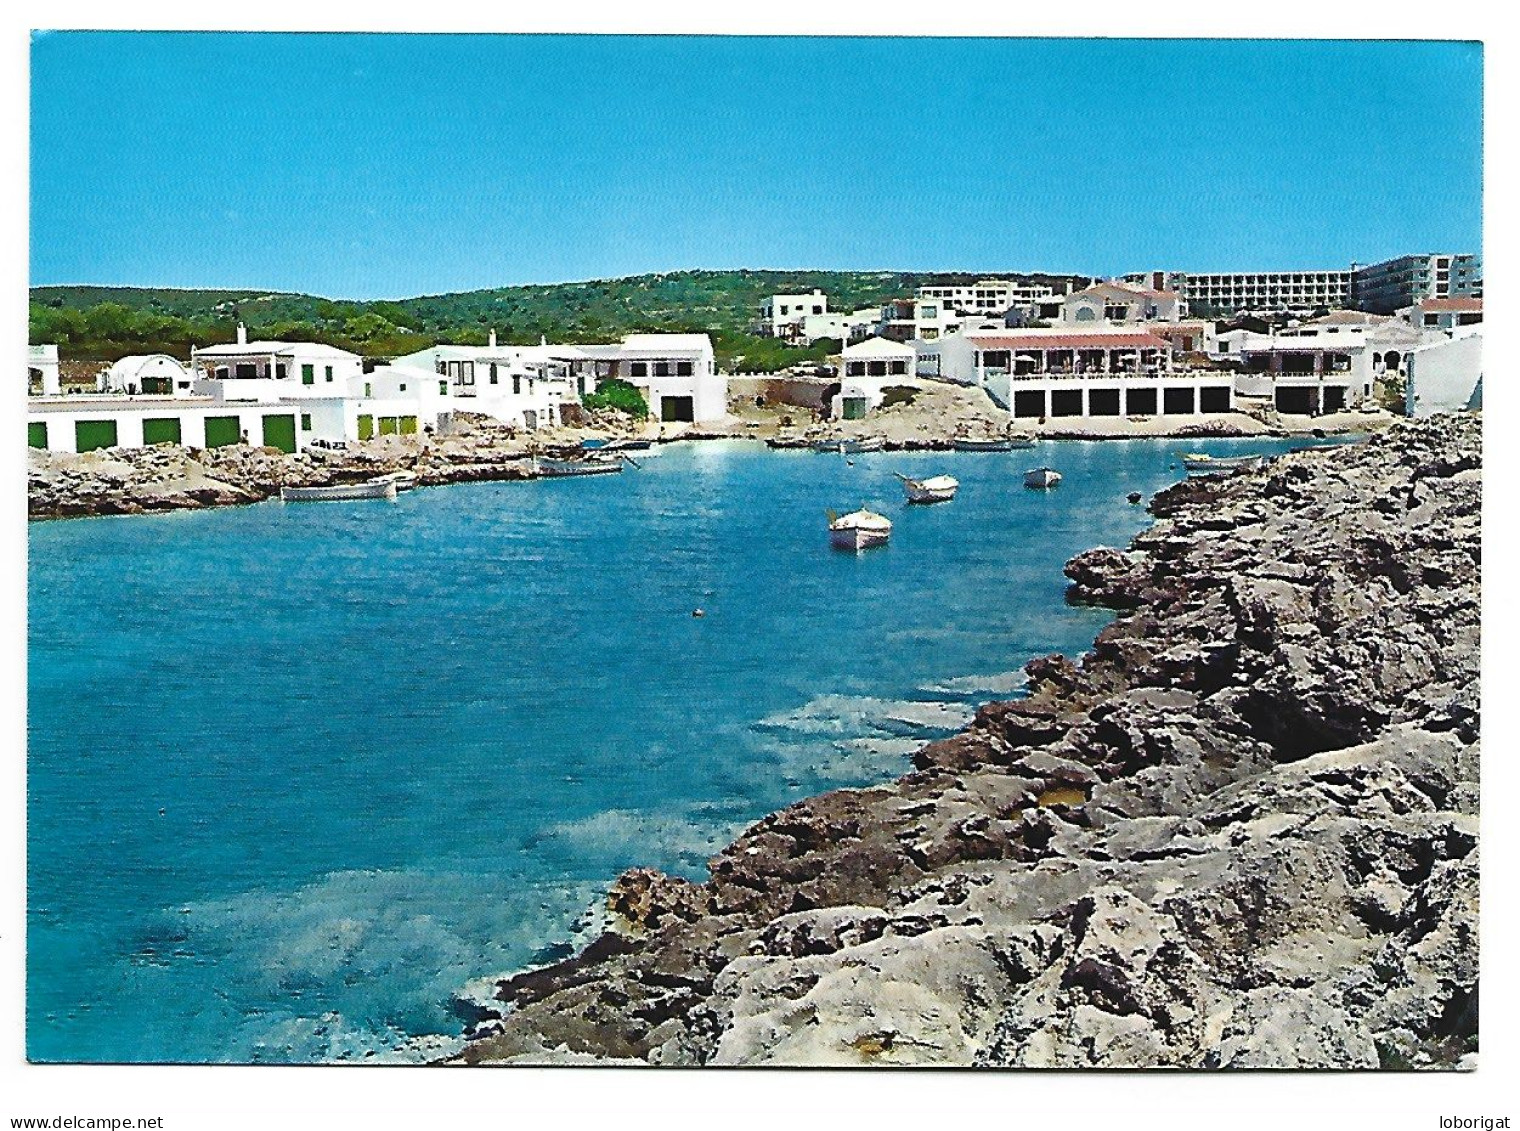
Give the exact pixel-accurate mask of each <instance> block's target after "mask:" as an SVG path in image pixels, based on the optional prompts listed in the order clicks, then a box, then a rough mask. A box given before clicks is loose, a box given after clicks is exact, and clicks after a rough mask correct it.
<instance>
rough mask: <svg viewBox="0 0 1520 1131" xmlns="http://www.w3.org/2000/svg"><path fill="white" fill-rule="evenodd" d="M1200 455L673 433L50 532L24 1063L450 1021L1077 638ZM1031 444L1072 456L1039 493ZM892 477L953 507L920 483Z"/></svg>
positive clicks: (276, 1051)
mask: <svg viewBox="0 0 1520 1131" xmlns="http://www.w3.org/2000/svg"><path fill="white" fill-rule="evenodd" d="M1194 446H1197V445H1196V444H1195V445H1194ZM1207 446H1208V449H1209V450H1211V451H1215V452H1218V453H1224V452H1242V451H1279V450H1282V449H1283V448H1285V447H1286V446H1287V445H1286V444H1284V443H1281V442H1271V441H1209V442H1208V445H1207ZM1178 447H1179V444H1178V443H1177V442H1176V441H1138V440H1137V441H1107V442H1103V443H1082V442H1065V443H1051V444H1044V445H1042V446H1041V448H1040V449H1039V450H1038V451H1036V452H1015V453H1011V454H1005V455H988V454H944V453H941V454H930V453H924V454H905V453H872V454H866V455H859V456H854V457H851V459H852V460H853V463H852V462H850V460H847V459H845V458H843V457H841V456H838V455H819V454H814V453H807V452H770V451H767V450H765V449H764V448H763V447H761V446H759V445H757V444H747V443H740V442H733V443H706V444H700V445H699V444H683V445H671V446H669V447H667V448H665V449H664V450H663V451H661V452H660V453H659V454H658V456H657V457H656V458H651V459H648V460H647V461H644V463H643V469H642V470H638V471H633V470H630V471H627V472H625V473H624V474H622V475H618V476H603V477H598V478H589V479H580V480H560V481H539V482H532V483H483V484H472V485H462V486H454V487H444V488H433V489H423V490H418V491H413V492H410V493H407V494H404V495H402V496H401V497H400V498H399V499H398V500H397V501H396V502H394V503H387V502H357V503H331V504H321V505H307V506H288V505H282V504H280V503H266V504H261V505H258V506H253V507H245V508H230V509H224V510H215V511H203V512H190V513H179V514H168V515H161V516H151V517H130V518H103V519H88V520H77V521H66V522H48V523H40V524H35V525H33V526H32V528H31V532H30V536H31V537H30V566H29V599H30V609H29V730H30V750H29V755H28V792H29V799H28V805H29V807H28V937H27V965H28V971H27V1048H28V1054H29V1056H30V1057H31V1058H32V1059H34V1060H66V1061H76V1060H77V1061H101V1060H128V1061H140V1060H146V1061H163V1060H171V1061H249V1060H272V1061H305V1060H329V1059H346V1058H350V1057H352V1058H356V1059H357V1058H362V1057H364V1056H366V1055H368V1056H375V1055H380V1056H395V1055H406V1052H405V1049H404V1047H403V1046H404V1045H405V1042H406V1039H407V1038H408V1037H409V1036H413V1035H418V1034H431V1033H444V1034H450V1033H456V1032H457V1031H458V1029H459V1022H458V1020H457V1018H456V1017H454V1016H453V1015H452V1014H451V1013H450V1010H449V1001H450V998H451V995H452V994H453V993H454V991H455V990H457V989H458V988H460V987H461V986H462V985H463V984H464V983H466V982H467V981H469V980H470V979H473V978H477V977H480V976H483V975H487V974H493V973H501V972H505V971H509V970H512V969H515V968H518V967H521V966H523V965H525V964H528V963H530V962H534V961H544V960H547V959H550V958H553V957H557V956H558V955H559V954H561V953H563V952H564V951H565V948H566V946H567V944H570V943H573V942H576V941H578V940H584V939H585V938H587V937H588V934H589V932H590V931H592V930H594V925H593V924H592V916H591V914H590V913H589V912H588V908H592V907H594V906H595V905H596V904H597V903H598V902H599V898H600V896H601V894H602V893H603V892H604V891H605V889H606V886H607V884H608V882H609V881H610V880H611V879H612V878H613V877H614V876H615V875H616V874H617V873H618V872H619V871H621V870H622V869H623V868H626V867H629V866H632V865H635V864H648V865H654V866H658V867H661V868H664V869H666V870H670V871H676V872H680V873H683V874H686V875H690V876H693V877H700V876H702V875H703V874H704V862H705V860H706V858H707V857H708V855H709V854H710V853H711V852H712V851H713V850H714V849H716V848H717V847H719V846H721V845H722V844H724V843H726V842H727V841H728V840H729V839H730V838H731V837H732V835H733V834H734V833H736V832H737V831H738V830H739V829H741V828H742V827H743V826H744V825H746V824H748V823H749V822H751V821H753V820H755V819H756V818H758V817H760V816H762V815H763V814H765V813H767V812H770V811H771V810H773V809H775V808H777V807H779V806H781V805H784V804H786V803H788V802H790V801H793V800H796V799H798V798H800V797H804V796H807V795H809V794H812V793H817V792H820V791H822V790H825V789H828V788H832V787H835V786H839V785H857V784H863V783H867V782H871V781H876V780H881V779H884V778H888V777H891V776H894V775H896V774H898V773H901V772H902V771H903V770H904V769H905V768H906V767H907V765H908V754H909V753H910V752H911V751H912V750H913V749H914V747H915V746H917V745H918V744H920V743H921V742H923V741H926V740H928V739H930V738H934V737H938V736H941V735H943V734H946V733H948V732H950V731H952V730H954V729H956V728H958V727H959V726H961V725H963V723H964V722H965V721H966V720H967V719H968V718H969V717H970V714H971V713H972V711H973V710H974V707H975V705H976V704H978V703H981V702H984V701H986V700H988V699H990V698H997V697H1005V698H1006V697H1008V696H1009V695H1010V694H1013V693H1015V692H1016V691H1017V690H1018V687H1019V685H1020V680H1019V675H1018V672H1019V669H1020V668H1021V666H1022V665H1023V663H1024V662H1025V661H1026V660H1028V659H1030V658H1031V657H1033V656H1036V655H1041V654H1044V653H1048V652H1052V651H1064V652H1067V653H1071V654H1076V653H1079V652H1081V651H1082V650H1084V649H1085V648H1086V647H1087V646H1088V645H1089V644H1090V643H1091V641H1092V637H1093V636H1094V634H1095V633H1096V632H1097V631H1098V629H1099V628H1100V627H1101V626H1102V625H1103V624H1104V623H1105V621H1106V620H1107V617H1108V614H1106V613H1104V612H1102V611H1101V610H1094V609H1073V608H1069V607H1067V606H1066V605H1065V604H1064V602H1063V600H1062V594H1063V591H1064V588H1065V579H1064V578H1063V577H1062V574H1061V566H1062V564H1063V563H1064V562H1065V560H1066V559H1067V558H1068V557H1070V556H1071V555H1072V554H1074V553H1076V552H1078V551H1080V550H1083V549H1085V548H1087V547H1089V546H1093V545H1097V544H1108V545H1122V544H1123V543H1124V542H1125V541H1127V540H1128V539H1129V538H1130V537H1131V536H1132V535H1133V534H1134V533H1135V532H1136V531H1138V530H1139V529H1141V528H1142V527H1143V526H1144V525H1145V524H1146V523H1147V522H1148V521H1149V519H1148V516H1147V515H1146V514H1145V512H1144V510H1143V508H1142V507H1138V506H1132V505H1130V504H1129V503H1128V502H1126V501H1125V496H1126V494H1127V493H1128V492H1130V491H1143V492H1146V494H1147V497H1148V496H1149V494H1150V493H1152V492H1154V491H1155V490H1157V489H1159V488H1160V487H1162V486H1164V485H1166V484H1167V483H1169V482H1172V481H1174V480H1175V479H1177V478H1179V477H1180V475H1181V472H1180V470H1179V469H1177V468H1175V467H1174V458H1175V453H1176V451H1177V449H1178ZM1037 463H1048V464H1049V465H1051V466H1053V467H1055V468H1057V469H1058V470H1060V471H1061V472H1062V473H1063V474H1064V475H1065V480H1064V482H1063V483H1061V484H1060V486H1059V487H1057V488H1056V489H1055V490H1053V491H1050V492H1037V491H1030V490H1027V489H1025V488H1024V487H1023V486H1022V485H1021V478H1020V475H1021V473H1022V471H1023V470H1024V469H1025V468H1026V467H1028V466H1032V465H1034V464H1037ZM894 470H901V471H903V472H905V473H908V474H917V475H920V476H927V475H931V474H938V473H949V474H953V475H955V476H956V477H957V478H959V479H960V481H961V491H960V495H959V497H958V498H957V499H956V500H955V501H954V502H952V503H949V504H945V505H940V506H934V507H923V508H916V507H915V508H910V507H907V506H905V505H904V504H903V503H902V492H901V488H900V485H899V484H898V482H897V480H896V479H894V478H893V477H892V475H891V473H892V471H894ZM861 503H868V504H870V505H871V506H872V507H873V509H878V510H881V511H883V512H885V513H886V514H888V515H889V516H890V517H892V519H893V520H894V522H895V523H896V528H895V530H894V532H893V536H892V541H891V544H890V545H889V546H887V547H886V548H884V549H879V550H872V551H868V552H866V553H865V554H862V555H860V556H858V557H857V556H855V555H852V554H847V553H839V552H835V551H831V550H830V549H829V547H828V543H827V536H826V533H825V528H824V510H825V508H827V507H833V508H835V509H838V510H851V509H854V508H855V507H856V506H858V505H860V504H861ZM697 608H700V609H702V610H703V611H704V613H705V615H704V616H702V617H700V618H698V617H693V616H692V612H693V610H694V609H697ZM398 1050H399V1051H398Z"/></svg>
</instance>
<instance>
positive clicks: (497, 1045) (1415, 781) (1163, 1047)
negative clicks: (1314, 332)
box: [450, 417, 1481, 1069]
mask: <svg viewBox="0 0 1520 1131" xmlns="http://www.w3.org/2000/svg"><path fill="white" fill-rule="evenodd" d="M1480 498H1481V425H1480V421H1479V420H1478V419H1477V418H1472V417H1461V418H1455V417H1442V418H1436V419H1434V420H1431V421H1426V422H1421V423H1418V424H1400V425H1397V426H1395V427H1394V428H1392V429H1390V430H1388V431H1387V432H1384V433H1382V434H1379V435H1376V436H1373V437H1371V438H1370V439H1369V440H1368V442H1366V443H1364V444H1358V445H1353V446H1343V447H1337V448H1329V449H1321V450H1311V451H1303V452H1297V453H1292V454H1289V455H1286V456H1284V457H1281V458H1279V459H1277V460H1274V461H1272V462H1271V463H1269V464H1268V465H1267V467H1266V468H1265V469H1263V470H1260V471H1256V472H1251V473H1244V474H1238V475H1235V476H1231V477H1229V478H1227V479H1222V480H1215V481H1204V482H1197V481H1194V482H1188V483H1184V484H1180V485H1178V486H1177V487H1175V488H1172V489H1170V490H1168V491H1165V492H1162V494H1160V495H1158V496H1157V497H1156V499H1155V500H1154V501H1153V502H1152V504H1151V509H1152V511H1153V513H1154V514H1155V515H1156V516H1157V521H1156V523H1155V524H1154V525H1153V526H1152V527H1151V528H1150V529H1149V530H1148V531H1146V532H1145V533H1143V534H1141V535H1140V536H1139V537H1137V538H1136V539H1135V540H1134V542H1133V543H1132V545H1131V546H1130V548H1129V549H1127V550H1123V551H1119V550H1112V549H1098V550H1092V551H1089V552H1087V553H1085V554H1082V555H1079V556H1078V557H1077V558H1075V559H1073V561H1072V562H1070V563H1069V564H1068V566H1067V574H1068V576H1069V577H1070V579H1071V581H1072V587H1071V590H1070V593H1069V599H1071V600H1073V601H1079V602H1096V603H1102V604H1105V605H1109V606H1112V607H1114V608H1117V609H1120V610H1123V615H1122V616H1121V617H1120V618H1119V619H1118V620H1116V621H1115V622H1114V623H1112V624H1111V625H1110V626H1109V627H1107V628H1106V629H1104V631H1103V632H1102V633H1100V634H1099V636H1098V638H1097V640H1096V642H1095V645H1094V647H1093V649H1092V651H1090V652H1089V653H1088V654H1087V655H1085V656H1084V657H1082V658H1081V660H1080V661H1079V662H1076V663H1073V662H1072V661H1070V660H1068V659H1066V658H1064V657H1059V656H1052V657H1045V658H1042V659H1039V660H1036V661H1033V662H1032V663H1030V664H1029V665H1028V668H1027V671H1028V676H1029V691H1028V695H1027V697H1025V698H1022V699H1018V700H1014V701H1010V702H1001V703H992V704H989V705H987V706H985V707H984V708H982V710H981V711H980V712H979V713H978V715H977V717H976V719H975V721H974V722H973V723H972V724H971V726H970V727H968V728H967V729H966V730H965V731H963V732H962V733H960V734H958V735H956V736H954V737H952V738H949V739H947V740H944V741H941V742H936V743H933V744H930V745H928V746H926V747H924V748H922V749H921V750H919V751H918V753H917V754H916V755H915V757H914V766H915V768H914V770H913V771H912V772H910V773H908V774H906V775H905V776H903V777H902V778H900V779H898V780H897V781H895V782H891V783H886V784H883V785H879V786H874V787H870V788H865V789H851V790H839V791H835V792H832V793H828V794H824V795H822V796H819V797H814V798H811V799H808V800H806V801H802V802H799V803H798V804H796V805H793V806H791V807H789V808H787V809H785V810H783V811H781V812H779V813H775V814H772V815H771V816H769V817H766V818H764V819H763V820H761V821H759V822H758V823H757V824H755V825H753V826H752V827H751V828H749V829H748V830H747V831H745V832H744V833H743V834H742V835H741V836H740V837H739V838H738V839H737V840H736V841H735V842H734V843H733V844H732V845H730V846H729V847H728V848H726V849H724V850H723V851H722V852H720V853H719V854H718V855H717V856H716V857H714V859H713V860H712V861H711V862H710V872H711V878H710V879H709V880H708V881H707V882H705V883H701V884H698V883H692V882H690V881H687V880H682V879H677V878H673V877H669V876H665V875H663V874H661V873H659V872H655V871H651V870H647V869H638V870H634V871H631V872H628V873H625V874H624V875H623V876H622V877H620V878H619V879H618V881H617V882H616V884H615V885H614V886H613V889H612V891H611V893H610V895H609V900H608V903H609V908H610V910H611V911H612V913H613V914H614V917H615V919H616V921H617V923H618V928H617V929H616V930H614V931H611V932H608V933H606V934H603V935H602V936H601V937H599V938H598V939H597V940H596V941H595V942H593V943H592V944H591V945H590V946H588V947H586V948H585V949H584V950H583V951H581V952H580V953H579V954H577V955H575V956H573V957H571V958H569V959H566V960H564V961H562V962H559V963H556V964H554V965H551V966H547V967H544V968H541V969H536V970H531V971H527V972H524V973H520V974H517V975H515V976H512V977H507V978H503V979H501V980H499V981H498V982H497V983H496V985H495V988H494V993H490V994H488V995H486V997H485V998H484V1000H482V1001H478V1002H477V1003H476V1008H475V1012H474V1018H475V1021H474V1024H473V1027H472V1029H471V1031H470V1032H469V1033H468V1034H467V1036H468V1037H469V1038H470V1039H469V1040H468V1043H467V1044H466V1046H465V1048H464V1050H463V1052H461V1053H460V1054H459V1055H458V1056H456V1057H454V1058H451V1060H450V1063H455V1064H499V1063H589V1062H605V1063H647V1064H656V1065H826V1066H849V1065H940V1066H982V1067H1101V1068H1143V1067H1159V1066H1171V1067H1181V1068H1233V1069H1246V1068H1357V1069H1365V1068H1379V1067H1382V1068H1420V1067H1469V1066H1471V1064H1472V1063H1473V1059H1474V1057H1475V1054H1476V1048H1477V1012H1478V1011H1477V1003H1478V967H1477V962H1478V821H1477V815H1478V737H1479V736H1478V730H1479V685H1478V677H1479V670H1478V663H1479V560H1480V538H1479V504H1480Z"/></svg>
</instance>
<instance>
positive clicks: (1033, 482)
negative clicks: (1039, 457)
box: [1024, 467, 1061, 488]
mask: <svg viewBox="0 0 1520 1131" xmlns="http://www.w3.org/2000/svg"><path fill="white" fill-rule="evenodd" d="M1059 482H1061V473H1060V472H1059V471H1054V470H1052V469H1051V468H1048V467H1033V468H1030V469H1029V470H1028V471H1026V472H1024V486H1026V487H1040V488H1044V487H1054V486H1055V485H1056V484H1057V483H1059Z"/></svg>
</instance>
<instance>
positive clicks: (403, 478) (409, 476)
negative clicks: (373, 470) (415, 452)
mask: <svg viewBox="0 0 1520 1131" xmlns="http://www.w3.org/2000/svg"><path fill="white" fill-rule="evenodd" d="M369 482H371V483H394V484H395V485H396V490H398V491H410V490H411V489H412V488H413V487H415V486H417V473H416V472H415V471H390V472H387V473H386V474H384V475H376V476H375V477H374V478H373V479H371V480H369Z"/></svg>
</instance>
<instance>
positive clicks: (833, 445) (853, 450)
mask: <svg viewBox="0 0 1520 1131" xmlns="http://www.w3.org/2000/svg"><path fill="white" fill-rule="evenodd" d="M808 446H809V447H811V448H812V449H813V451H815V452H838V453H839V454H840V455H846V456H853V455H857V454H859V453H860V452H879V451H881V449H882V448H883V447H885V446H886V441H884V440H883V439H882V438H881V437H880V436H868V437H866V438H865V439H863V440H814V441H813V442H812V443H811V444H809V445H808Z"/></svg>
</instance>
